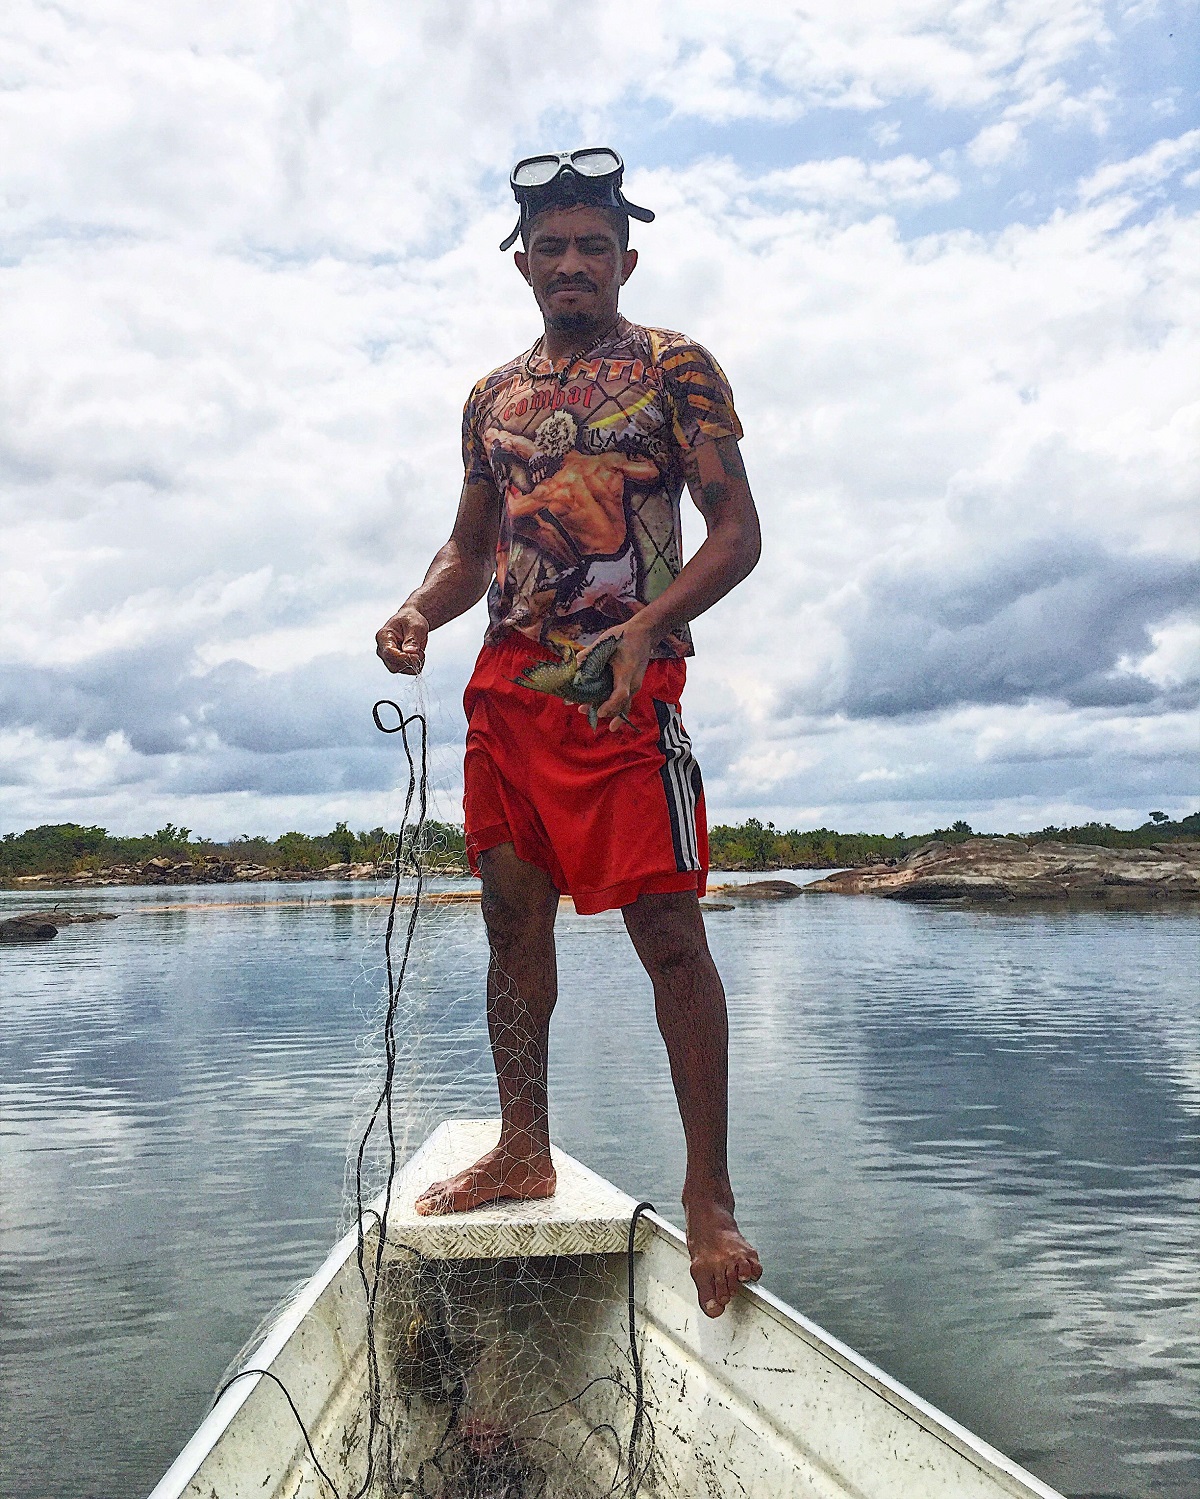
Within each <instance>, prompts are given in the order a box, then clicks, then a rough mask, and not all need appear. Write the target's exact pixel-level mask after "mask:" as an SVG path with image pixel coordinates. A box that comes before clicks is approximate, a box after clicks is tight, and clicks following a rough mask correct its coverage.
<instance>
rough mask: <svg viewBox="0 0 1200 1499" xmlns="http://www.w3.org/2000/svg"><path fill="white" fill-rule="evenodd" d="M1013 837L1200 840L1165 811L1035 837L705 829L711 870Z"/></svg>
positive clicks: (809, 863)
mask: <svg viewBox="0 0 1200 1499" xmlns="http://www.w3.org/2000/svg"><path fill="white" fill-rule="evenodd" d="M977 837H1017V838H1022V839H1024V840H1025V841H1026V842H1028V843H1082V844H1089V845H1091V846H1092V847H1099V848H1148V847H1150V846H1151V845H1153V844H1155V843H1162V842H1163V841H1164V840H1168V839H1174V838H1196V839H1200V813H1198V812H1193V813H1192V814H1191V816H1189V817H1184V818H1182V819H1181V820H1180V821H1178V822H1173V821H1172V820H1171V819H1170V818H1169V817H1167V815H1166V813H1165V812H1151V813H1150V816H1149V819H1148V820H1147V821H1146V822H1144V823H1143V824H1142V825H1141V827H1138V828H1117V827H1114V826H1113V825H1112V823H1109V822H1087V823H1081V824H1079V825H1077V826H1075V827H1054V826H1050V827H1044V828H1039V829H1038V830H1037V831H1036V832H1027V833H1015V834H1003V833H996V834H979V833H976V832H974V831H973V830H972V828H971V826H970V824H969V823H967V822H964V821H962V820H959V821H958V822H954V823H952V824H951V825H950V826H949V827H948V828H934V829H933V830H932V831H931V832H927V833H893V834H889V833H838V832H835V831H834V830H833V829H832V828H812V829H809V830H807V831H804V832H802V831H800V830H799V829H797V828H791V829H789V830H787V831H786V832H785V831H782V830H781V829H779V828H777V827H776V826H775V824H774V823H773V822H767V823H762V822H760V821H759V819H758V818H757V817H748V818H747V819H746V821H745V822H743V823H738V824H737V825H736V826H730V825H727V824H723V823H722V824H719V825H718V826H716V827H714V828H711V829H710V830H709V835H708V842H709V852H710V862H711V864H712V867H713V868H714V869H846V868H851V867H854V866H856V865H859V864H869V863H872V862H875V861H876V860H881V859H882V860H886V859H903V858H904V857H905V856H906V855H907V854H910V853H912V852H913V851H914V849H918V848H923V847H924V846H925V845H926V844H927V843H932V842H934V841H935V840H937V841H941V842H942V843H963V842H965V841H966V839H968V838H977Z"/></svg>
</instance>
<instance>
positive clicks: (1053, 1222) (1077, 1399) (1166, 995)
mask: <svg viewBox="0 0 1200 1499" xmlns="http://www.w3.org/2000/svg"><path fill="white" fill-rule="evenodd" d="M358 888H361V887H358ZM331 893H332V891H331V887H330V886H328V885H323V886H311V887H297V886H295V885H289V886H284V887H278V888H275V887H263V886H259V887H256V889H255V891H254V892H253V895H252V896H250V895H249V894H247V895H246V898H247V899H255V900H263V899H269V898H271V897H272V896H277V897H279V898H282V899H285V900H291V901H298V900H299V901H302V900H303V899H304V898H305V895H311V896H313V897H315V898H316V899H318V900H326V899H328V897H329V896H330V894H331ZM238 894H239V896H240V895H241V894H242V892H238ZM65 899H66V900H73V899H76V897H65ZM78 899H79V900H80V901H81V903H84V904H86V905H88V906H97V905H103V906H106V907H109V908H112V909H116V910H122V911H124V912H125V914H124V915H123V916H122V918H121V919H120V920H119V921H117V922H115V923H106V924H104V925H103V926H90V927H88V926H85V927H67V928H64V929H63V931H62V932H61V933H60V935H59V937H58V938H57V939H56V941H55V942H54V943H53V944H52V945H51V946H50V947H48V948H37V949H33V948H30V949H6V950H5V951H3V952H2V953H0V1024H2V1031H0V1080H2V1084H3V1095H4V1096H3V1109H2V1113H0V1173H2V1186H3V1240H2V1247H0V1356H2V1369H0V1380H2V1381H3V1389H2V1391H0V1423H2V1428H3V1429H2V1431H0V1492H3V1493H4V1494H5V1495H6V1496H7V1499H34V1496H59V1495H61V1496H64V1499H66V1496H70V1499H87V1496H89V1495H97V1496H99V1495H106V1496H107V1495H130V1496H136V1495H139V1494H144V1493H145V1492H146V1491H148V1490H149V1488H151V1487H152V1486H153V1484H154V1482H155V1481H156V1480H157V1478H158V1477H159V1475H160V1474H161V1472H162V1470H163V1469H164V1468H165V1467H166V1466H167V1464H168V1463H169V1461H170V1460H171V1458H172V1457H173V1456H174V1454H175V1453H176V1452H177V1451H178V1449H179V1448H180V1447H181V1446H182V1444H183V1442H184V1441H185V1440H186V1439H187V1437H188V1436H189V1435H190V1433H191V1432H192V1430H193V1429H194V1428H195V1426H196V1425H197V1424H198V1423H199V1421H200V1419H201V1417H202V1416H203V1414H204V1412H205V1410H206V1409H207V1406H208V1402H209V1399H210V1398H211V1392H212V1390H213V1388H214V1387H215V1385H216V1384H217V1382H218V1380H219V1378H220V1376H221V1373H222V1371H223V1369H224V1368H225V1366H226V1364H227V1363H228V1362H229V1360H230V1359H231V1358H232V1357H233V1356H234V1355H235V1353H236V1352H237V1350H238V1349H239V1347H240V1346H241V1345H242V1344H243V1342H244V1341H245V1340H246V1339H247V1338H248V1337H249V1336H250V1335H251V1334H252V1332H253V1330H254V1328H255V1326H256V1324H257V1323H258V1322H259V1320H260V1319H261V1318H262V1317H263V1315H264V1314H266V1313H267V1312H268V1311H269V1310H270V1309H271V1307H272V1306H273V1305H275V1303H276V1302H277V1301H278V1299H279V1298H280V1297H281V1296H282V1295H284V1294H285V1293H286V1292H287V1291H288V1290H289V1289H290V1288H291V1287H292V1286H294V1285H295V1284H296V1283H297V1282H298V1281H300V1280H302V1279H304V1278H305V1277H306V1276H307V1275H309V1274H310V1273H311V1272H312V1271H313V1270H314V1269H315V1268H316V1266H317V1264H318V1263H319V1261H320V1259H321V1258H322V1255H323V1252H324V1251H325V1250H326V1249H327V1248H328V1246H329V1244H330V1243H331V1242H332V1240H333V1238H334V1237H335V1235H336V1232H337V1228H338V1223H339V1217H340V1215H342V1214H343V1213H344V1210H345V1207H346V1203H347V1200H348V1199H347V1197H346V1193H345V1167H346V1160H347V1154H348V1150H349V1147H350V1145H351V1142H352V1141H353V1140H354V1139H356V1136H357V1128H358V1127H360V1126H361V1122H362V1119H363V1116H364V1112H365V1109H366V1107H368V1106H369V1100H370V1097H371V1090H372V1087H373V1086H376V1085H377V1076H378V1074H377V1070H376V1067H377V1060H378V1052H377V1049H376V1047H375V1046H374V1044H373V1043H372V1042H371V1040H370V1039H368V1038H369V1037H370V1036H371V1034H372V1032H373V1031H374V1030H375V1028H376V1027H377V1024H378V1010H377V1006H378V998H379V984H380V972H379V964H380V958H381V930H382V913H381V911H380V910H379V908H378V907H371V906H361V905H357V906H344V907H330V906H328V905H319V904H312V905H309V906H307V907H305V906H303V905H295V906H278V907H273V908H265V909H264V908H259V909H252V908H251V909H242V910H238V909H233V910H230V909H204V908H203V907H204V906H205V905H209V906H212V907H218V906H221V905H222V904H223V903H224V902H226V901H228V900H229V899H230V896H229V894H228V891H227V890H224V891H222V890H220V889H218V890H208V891H199V892H198V891H170V892H166V893H161V892H146V891H120V892H117V891H113V892H101V893H89V894H88V895H87V896H86V897H79V898H78ZM190 902H197V903H199V904H200V907H201V908H200V909H191V910H188V909H181V908H180V907H182V906H184V905H186V904H188V903H190ZM14 904H23V905H26V906H27V905H28V904H29V901H28V900H27V899H23V900H21V901H19V902H18V901H16V900H14V899H13V898H11V897H9V898H5V905H6V906H7V907H8V908H10V909H11V908H12V906H13V905H14ZM150 904H161V905H173V906H175V907H176V909H168V910H161V911H157V912H148V911H139V910H136V909H135V908H136V907H144V906H146V905H150ZM708 921H709V933H710V939H711V941H712V945H713V948H714V952H715V954H716V957H717V961H718V964H719V965H720V967H721V970H722V973H723V975H724V977H725V980H726V985H727V988H728V991H729V998H730V1011H731V1030H732V1073H733V1077H732V1087H733V1114H734V1118H733V1139H732V1161H733V1170H734V1181H735V1187H736V1189H737V1192H738V1199H739V1216H740V1217H741V1218H742V1221H743V1224H744V1226H746V1227H748V1228H749V1229H751V1230H752V1232H753V1235H754V1236H755V1237H756V1239H757V1242H758V1244H759V1246H760V1248H761V1249H762V1251H763V1257H764V1259H765V1261H766V1263H767V1277H766V1284H767V1285H768V1286H769V1287H770V1288H771V1289H772V1290H774V1291H775V1292H776V1293H777V1294H779V1295H781V1296H782V1297H784V1299H785V1300H787V1301H790V1302H792V1303H794V1304H795V1305H796V1306H798V1307H800V1308H801V1309H802V1310H803V1311H805V1312H806V1313H807V1314H808V1315H810V1316H812V1317H813V1318H815V1320H816V1321H818V1322H820V1323H821V1324H822V1325H824V1326H825V1327H827V1328H828V1329H829V1330H830V1331H831V1332H833V1333H835V1334H836V1335H838V1336H839V1337H841V1338H843V1339H844V1340H845V1341H847V1342H849V1343H850V1344H852V1345H853V1346H855V1347H856V1348H858V1349H859V1350H860V1351H862V1352H863V1353H865V1354H866V1355H867V1356H868V1357H870V1358H872V1359H873V1360H874V1361H875V1362H877V1363H879V1364H880V1365H882V1366H883V1367H884V1368H886V1369H887V1370H888V1371H889V1372H890V1373H892V1374H894V1375H896V1376H897V1377H898V1378H900V1379H901V1380H903V1381H904V1382H905V1383H907V1384H909V1385H911V1386H912V1387H913V1388H915V1389H916V1390H917V1391H919V1392H920V1393H921V1394H922V1395H924V1396H926V1397H927V1398H928V1399H930V1400H932V1401H933V1402H934V1403H935V1404H936V1405H938V1406H940V1407H942V1408H943V1409H945V1410H946V1411H947V1412H949V1413H950V1414H951V1415H953V1416H955V1417H956V1418H957V1419H958V1420H960V1421H962V1422H964V1423H965V1424H966V1425H968V1426H970V1427H971V1428H973V1429H974V1430H977V1431H978V1432H980V1433H981V1434H982V1435H984V1436H985V1437H987V1438H988V1439H989V1440H990V1441H992V1442H994V1443H995V1444H996V1445H997V1446H999V1447H1001V1448H1002V1449H1003V1450H1005V1451H1007V1452H1009V1453H1011V1454H1012V1455H1013V1456H1014V1457H1017V1458H1018V1459H1019V1460H1020V1461H1022V1462H1023V1463H1025V1464H1027V1465H1028V1466H1029V1467H1031V1468H1032V1469H1033V1470H1034V1471H1035V1472H1037V1473H1038V1474H1040V1475H1041V1476H1042V1477H1044V1478H1045V1479H1046V1480H1047V1481H1048V1482H1050V1483H1051V1484H1053V1485H1055V1486H1056V1487H1058V1488H1061V1489H1062V1490H1063V1491H1064V1492H1066V1493H1068V1494H1072V1495H1080V1496H1082V1495H1104V1496H1109V1495H1112V1496H1117V1495H1120V1496H1126V1499H1150V1496H1152V1495H1153V1496H1155V1499H1185V1496H1187V1499H1194V1496H1195V1494H1196V1493H1197V1492H1200V1440H1198V1438H1197V1425H1198V1422H1197V1417H1198V1416H1200V1379H1198V1367H1197V1346H1198V1338H1197V1335H1198V1333H1200V1318H1198V1313H1197V1305H1198V1299H1200V1298H1198V1293H1200V1274H1198V1271H1197V1262H1196V1255H1195V1229H1196V1200H1197V1184H1198V1176H1200V1169H1198V1162H1200V1155H1198V1152H1197V1139H1198V1132H1197V1117H1198V1115H1200V1071H1198V1065H1197V1064H1198V1058H1200V1001H1198V997H1197V992H1196V979H1195V974H1196V958H1197V933H1198V931H1200V924H1198V923H1197V921H1196V920H1195V918H1194V916H1190V915H1187V914H1164V913H1154V914H1148V915H1140V914H1124V913H1114V912H1103V913H1094V914H1093V913H1066V912H1042V911H1037V912H1031V913H1025V914H1019V913H1018V914H1014V913H1011V912H980V913H973V912H967V911H963V910H950V909H945V910H938V909H931V908H919V907H905V906H898V905H893V904H891V903H888V902H883V901H873V900H868V899H853V898H839V897H827V898H822V899H817V898H808V899H804V900H801V901H797V902H792V903H788V904H785V905H770V906H754V907H743V908H741V909H738V910H736V911H729V912H716V913H714V914H713V915H711V916H710V917H709V918H708ZM483 966H484V946H483V942H482V936H481V931H480V925H479V917H478V912H477V910H475V909H472V908H461V907H454V908H439V909H431V910H429V911H428V913H427V917H426V920H425V922H424V924H423V928H422V936H421V939H420V952H419V953H418V957H417V962H416V967H415V969H414V972H413V981H412V985H411V988H410V990H409V997H408V999H407V1001H406V1003H405V1006H404V1010H403V1013H402V1016H401V1024H402V1033H403V1037H404V1045H403V1047H402V1061H401V1080H402V1087H401V1090H400V1091H401V1093H402V1106H403V1113H404V1116H405V1118H404V1123H405V1124H406V1126H407V1131H408V1138H410V1139H412V1140H415V1139H417V1138H419V1137H420V1136H421V1135H423V1134H424V1132H425V1131H426V1129H427V1128H428V1127H429V1126H430V1125H431V1124H432V1123H433V1122H435V1121H436V1120H437V1119H438V1118H440V1117H443V1116H444V1115H446V1114H448V1113H455V1114H460V1115H471V1114H479V1113H494V1112H495V1105H494V1085H493V1083H492V1080H491V1073H490V1065H489V1063H488V1058H487V1051H486V1037H485V1033H484V1029H483V1017H482V998H481V993H482V972H483ZM560 966H561V988H562V994H563V1001H562V1003H561V1005H560V1008H559V1012H558V1014H557V1015H556V1018H555V1022H554V1037H553V1045H554V1050H553V1066H552V1080H551V1087H552V1106H553V1114H554V1121H553V1122H554V1130H555V1135H556V1138H557V1139H559V1140H560V1141H561V1142H562V1144H563V1145H564V1146H565V1147H566V1148H567V1149H569V1150H571V1151H573V1152H574V1153H576V1154H578V1155H579V1156H581V1157H582V1158H583V1159H584V1160H586V1161H587V1162H588V1163H589V1164H591V1165H592V1166H593V1167H595V1168H596V1169H598V1170H600V1171H601V1172H603V1173H604V1174H605V1175H608V1176H611V1177H612V1178H613V1179H614V1180H615V1181H617V1182H618V1183H619V1184H620V1185H622V1186H623V1187H625V1188H626V1189H627V1190H629V1191H630V1192H633V1193H634V1194H636V1195H642V1196H648V1197H650V1198H652V1199H653V1200H655V1201H656V1202H657V1203H658V1204H659V1206H660V1208H662V1209H664V1210H665V1211H666V1212H667V1213H668V1215H669V1216H673V1217H676V1218H677V1217H678V1212H677V1210H676V1203H677V1198H678V1192H679V1185H680V1183H681V1181H682V1172H683V1144H682V1135H681V1131H680V1128H679V1124H678V1119H677V1116H676V1113H675V1107H674V1100H673V1097H672V1094H671V1087H670V1078H669V1074H668V1071H667V1066H666V1060H665V1056H664V1054H663V1051H662V1046H661V1043H660V1041H659V1039H658V1036H657V1033H656V1031H655V1029H654V1020H653V1011H652V1005H651V1002H650V995H649V986H648V983H647V981H646V979H645V977H644V975H643V974H642V973H641V970H640V969H639V968H638V967H637V964H636V960H635V959H634V958H633V956H632V953H631V951H630V949H629V947H628V943H627V940H626V938H625V936H624V932H623V928H622V926H621V923H620V919H619V917H617V916H615V915H607V916H601V917H591V918H580V917H577V916H575V915H573V914H569V913H568V912H567V911H564V914H563V915H562V916H561V918H560Z"/></svg>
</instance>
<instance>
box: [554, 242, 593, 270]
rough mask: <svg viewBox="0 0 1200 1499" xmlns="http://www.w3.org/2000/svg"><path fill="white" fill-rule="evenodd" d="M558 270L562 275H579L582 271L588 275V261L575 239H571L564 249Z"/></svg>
mask: <svg viewBox="0 0 1200 1499" xmlns="http://www.w3.org/2000/svg"><path fill="white" fill-rule="evenodd" d="M557 271H558V274H559V275H560V276H578V275H580V274H581V273H583V274H585V275H586V273H587V261H586V260H585V258H584V256H583V254H582V253H581V252H580V249H579V246H578V245H577V244H576V243H575V241H574V240H570V241H569V242H568V244H567V248H566V249H565V250H564V251H563V253H562V259H561V260H560V261H559V262H558V266H557Z"/></svg>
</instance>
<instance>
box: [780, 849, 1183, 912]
mask: <svg viewBox="0 0 1200 1499" xmlns="http://www.w3.org/2000/svg"><path fill="white" fill-rule="evenodd" d="M805 893H806V894H812V895H823V894H836V895H882V896H884V897H886V898H887V899H889V900H910V901H946V900H957V901H972V902H985V903H995V902H1006V901H1046V900H1053V901H1078V902H1080V903H1093V904H1106V905H1132V904H1144V903H1147V902H1152V901H1153V902H1157V901H1189V900H1191V901H1194V900H1200V843H1182V842H1179V843H1175V842H1172V843H1162V844H1158V845H1156V846H1155V847H1153V848H1097V847H1095V846H1093V845H1090V844H1082V843H1026V842H1025V841H1024V840H1023V839H1020V838H968V839H966V840H965V842H963V843H927V844H925V846H924V847H923V848H919V849H917V850H916V851H915V852H914V853H911V854H909V855H908V857H907V858H906V859H901V860H899V861H897V862H895V863H887V864H872V865H867V866H865V867H863V868H860V869H845V870H842V871H841V872H840V873H839V874H833V875H830V876H828V877H827V878H826V879H823V880H817V881H816V882H815V883H814V884H811V885H806V886H805Z"/></svg>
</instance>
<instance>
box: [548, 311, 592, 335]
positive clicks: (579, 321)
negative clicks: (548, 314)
mask: <svg viewBox="0 0 1200 1499" xmlns="http://www.w3.org/2000/svg"><path fill="white" fill-rule="evenodd" d="M550 326H551V327H552V328H553V329H554V331H555V332H556V333H570V334H574V335H575V336H576V337H579V336H580V335H582V334H586V333H593V332H595V330H596V327H597V320H596V318H594V317H593V316H592V314H591V313H590V312H560V313H557V314H556V315H555V316H554V317H552V318H551V319H550Z"/></svg>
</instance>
